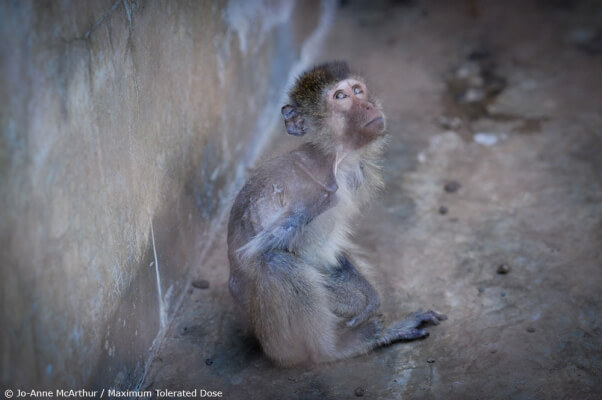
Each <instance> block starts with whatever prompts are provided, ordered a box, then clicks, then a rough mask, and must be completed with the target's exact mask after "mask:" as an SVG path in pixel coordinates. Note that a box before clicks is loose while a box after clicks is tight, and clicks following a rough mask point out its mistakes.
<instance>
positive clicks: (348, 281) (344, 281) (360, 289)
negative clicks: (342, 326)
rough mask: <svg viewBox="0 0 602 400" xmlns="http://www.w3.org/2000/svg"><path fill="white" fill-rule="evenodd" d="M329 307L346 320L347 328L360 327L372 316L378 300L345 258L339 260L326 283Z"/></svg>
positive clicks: (370, 287) (378, 304) (368, 284)
mask: <svg viewBox="0 0 602 400" xmlns="http://www.w3.org/2000/svg"><path fill="white" fill-rule="evenodd" d="M326 288H327V289H328V291H329V293H330V294H331V296H330V307H331V309H332V311H333V312H334V313H335V314H336V315H338V316H339V317H343V318H348V321H347V323H346V324H347V326H349V327H353V326H357V325H360V324H361V323H363V322H365V321H366V320H368V319H369V318H370V317H372V316H373V315H374V313H375V312H376V310H377V309H378V307H379V306H380V298H379V296H378V293H377V292H376V290H374V288H373V287H372V285H370V283H369V282H368V281H367V280H366V278H364V277H363V276H362V274H361V273H360V272H359V271H358V270H357V269H356V268H355V267H354V266H353V264H351V262H350V261H349V260H348V259H347V257H343V258H341V260H340V264H339V266H338V267H337V268H336V269H334V271H333V273H332V274H331V275H330V276H329V279H328V282H327V283H326Z"/></svg>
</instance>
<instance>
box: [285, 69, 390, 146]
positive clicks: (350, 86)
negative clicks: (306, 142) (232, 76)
mask: <svg viewBox="0 0 602 400" xmlns="http://www.w3.org/2000/svg"><path fill="white" fill-rule="evenodd" d="M289 98H290V104H287V105H285V106H284V107H282V110H281V111H282V116H283V117H284V124H285V126H286V130H287V132H288V133H289V134H291V135H295V136H303V135H306V134H309V135H308V136H309V138H310V140H311V141H312V142H315V143H317V144H319V145H321V146H323V147H325V148H326V149H328V150H337V151H338V150H342V151H345V152H349V151H354V150H358V149H360V148H362V147H364V146H366V145H367V144H369V143H372V142H374V141H375V140H376V139H378V138H380V137H382V136H384V132H385V116H384V114H383V112H382V111H381V107H380V105H379V104H378V103H377V102H376V101H375V100H374V99H373V98H372V96H371V95H370V92H369V91H368V88H367V87H366V84H365V83H364V81H363V80H362V79H361V78H359V77H357V76H354V75H352V74H351V73H350V71H349V67H348V66H347V63H345V62H331V63H326V64H322V65H318V66H316V67H314V68H312V69H311V70H309V71H306V72H305V73H303V74H302V75H301V76H300V77H299V78H298V79H297V81H296V83H295V85H294V86H293V88H292V89H291V90H290V92H289Z"/></svg>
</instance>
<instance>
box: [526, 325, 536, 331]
mask: <svg viewBox="0 0 602 400" xmlns="http://www.w3.org/2000/svg"><path fill="white" fill-rule="evenodd" d="M527 332H529V333H534V332H535V328H533V327H532V326H530V327H528V328H527Z"/></svg>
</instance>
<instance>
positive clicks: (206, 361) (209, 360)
mask: <svg viewBox="0 0 602 400" xmlns="http://www.w3.org/2000/svg"><path fill="white" fill-rule="evenodd" d="M205 364H207V365H211V364H213V360H212V359H210V358H207V359H205Z"/></svg>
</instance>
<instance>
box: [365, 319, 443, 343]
mask: <svg viewBox="0 0 602 400" xmlns="http://www.w3.org/2000/svg"><path fill="white" fill-rule="evenodd" d="M446 319H447V317H446V316H445V315H443V314H439V313H436V312H435V311H432V310H429V311H426V312H422V311H416V312H413V313H411V314H410V315H408V316H407V317H406V318H405V319H402V320H401V321H398V322H396V323H394V324H393V325H391V326H389V327H388V328H387V329H386V330H385V331H384V332H383V334H382V335H381V336H380V337H379V338H378V339H377V345H378V346H385V345H388V344H390V343H392V342H395V341H398V340H414V339H421V338H425V337H428V336H429V333H428V332H427V331H425V330H424V329H419V328H420V326H422V325H424V324H427V323H431V324H433V325H439V323H440V322H441V321H445V320H446Z"/></svg>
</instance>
